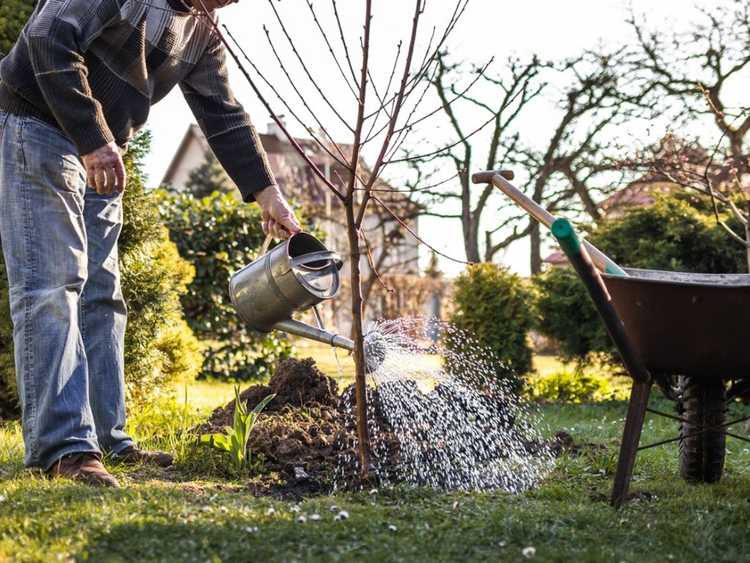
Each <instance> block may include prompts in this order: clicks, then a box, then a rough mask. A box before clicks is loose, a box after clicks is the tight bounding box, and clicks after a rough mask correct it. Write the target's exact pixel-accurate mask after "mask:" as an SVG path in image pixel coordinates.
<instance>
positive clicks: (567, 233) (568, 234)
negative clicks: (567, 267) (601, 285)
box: [551, 219, 628, 276]
mask: <svg viewBox="0 0 750 563" xmlns="http://www.w3.org/2000/svg"><path fill="white" fill-rule="evenodd" d="M551 229H552V234H553V235H554V236H555V238H556V239H557V241H558V242H559V243H560V248H562V249H563V252H565V254H566V255H568V256H571V255H572V256H578V255H579V254H580V253H581V248H582V247H583V246H584V245H586V244H589V245H590V243H587V242H586V241H584V240H583V239H581V238H580V237H579V236H578V234H576V231H575V229H574V228H573V225H571V224H570V221H568V220H567V219H556V220H555V222H554V223H552V227H551ZM600 254H601V252H600ZM604 259H605V265H606V267H605V269H604V273H605V274H610V275H612V276H627V275H628V274H627V272H626V271H625V270H623V269H622V268H620V266H618V265H617V264H616V263H615V262H614V261H613V260H612V259H611V258H609V257H608V256H604Z"/></svg>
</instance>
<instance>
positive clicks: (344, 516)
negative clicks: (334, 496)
mask: <svg viewBox="0 0 750 563" xmlns="http://www.w3.org/2000/svg"><path fill="white" fill-rule="evenodd" d="M348 519H349V513H348V512H347V511H346V510H342V511H341V512H339V513H338V514H337V515H336V517H335V518H334V520H348Z"/></svg>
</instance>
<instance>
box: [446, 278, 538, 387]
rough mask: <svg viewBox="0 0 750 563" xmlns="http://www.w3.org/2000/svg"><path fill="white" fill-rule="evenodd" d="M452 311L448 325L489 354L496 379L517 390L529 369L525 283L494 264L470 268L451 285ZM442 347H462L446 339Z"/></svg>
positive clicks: (528, 297)
mask: <svg viewBox="0 0 750 563" xmlns="http://www.w3.org/2000/svg"><path fill="white" fill-rule="evenodd" d="M454 307H455V309H454V312H453V314H452V315H451V318H450V321H451V323H452V324H453V325H454V326H456V328H458V329H460V330H462V331H464V332H466V333H468V334H470V335H472V336H473V337H474V338H475V339H476V341H477V344H478V345H479V346H481V347H482V348H485V349H486V350H488V351H489V352H491V353H492V354H493V356H494V357H495V358H496V359H497V360H498V363H497V371H496V376H497V377H498V378H500V379H506V380H508V381H509V382H510V383H511V384H512V386H513V387H515V388H518V387H520V382H521V379H520V376H521V375H523V374H524V373H526V372H528V371H529V370H530V369H531V348H530V347H529V345H528V341H527V334H528V332H529V330H530V328H531V326H532V320H533V315H532V311H531V307H532V295H531V292H530V290H529V288H528V287H527V285H526V284H525V282H524V281H523V280H522V279H521V278H520V277H519V276H517V275H516V274H513V273H511V272H509V271H508V270H507V269H505V268H502V267H500V266H497V265H495V264H473V265H471V266H469V267H468V268H467V269H466V271H465V272H464V273H463V274H461V275H460V276H459V277H458V278H457V279H456V280H455V282H454ZM446 345H447V346H448V347H449V348H451V349H454V350H456V351H460V347H461V346H462V343H461V342H460V338H457V339H451V338H449V339H448V341H447V342H446Z"/></svg>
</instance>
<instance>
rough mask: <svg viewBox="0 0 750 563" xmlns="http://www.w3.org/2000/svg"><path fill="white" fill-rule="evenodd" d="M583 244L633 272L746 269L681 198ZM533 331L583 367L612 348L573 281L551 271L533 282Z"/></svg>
mask: <svg viewBox="0 0 750 563" xmlns="http://www.w3.org/2000/svg"><path fill="white" fill-rule="evenodd" d="M587 238H588V239H589V240H590V241H591V242H592V243H593V244H594V245H596V246H597V247H599V248H600V249H601V250H602V251H604V252H605V253H607V254H608V255H609V256H610V257H611V258H612V259H613V260H615V261H616V262H618V263H620V264H622V265H623V266H628V267H632V268H647V269H658V270H671V271H683V272H703V273H733V272H742V271H744V269H745V268H746V262H745V257H744V251H743V249H742V247H741V246H740V245H739V244H737V243H736V242H735V241H733V240H732V239H730V238H729V237H728V236H727V234H726V233H725V232H724V230H723V229H722V228H721V227H719V226H717V225H716V222H715V220H714V219H713V217H711V216H710V215H709V214H708V213H703V212H701V211H699V209H698V208H697V207H696V205H695V204H694V203H693V202H691V201H690V198H689V197H688V196H686V195H684V194H678V195H672V196H665V197H662V198H660V199H659V200H657V202H656V203H655V204H654V205H652V206H650V207H645V208H634V209H631V210H630V211H628V212H627V213H626V214H625V215H624V216H623V217H621V218H617V219H611V220H608V221H604V222H603V223H601V224H600V225H598V226H595V227H593V228H591V229H589V234H588V236H587ZM534 286H535V288H536V289H537V295H538V297H537V302H536V310H537V329H538V330H539V331H540V332H541V333H542V334H545V335H546V336H549V337H551V338H553V339H555V340H556V341H557V342H559V344H560V348H561V351H562V352H563V355H565V356H567V357H568V358H575V359H577V360H580V361H584V362H587V361H588V358H589V357H590V356H591V354H592V353H596V352H604V353H606V354H608V355H609V357H610V360H613V361H614V360H615V358H616V356H615V348H614V346H613V345H612V343H611V341H610V339H609V336H608V335H607V333H606V330H605V329H604V325H602V323H601V321H600V320H599V316H598V314H597V313H596V310H595V309H594V305H593V303H592V302H591V299H590V298H589V296H588V293H587V292H586V290H585V288H584V286H583V284H582V283H581V281H580V280H579V278H578V276H576V275H575V273H574V272H573V271H572V270H571V269H569V268H553V269H551V270H549V271H547V272H545V273H542V274H540V275H539V276H537V277H536V278H535V280H534Z"/></svg>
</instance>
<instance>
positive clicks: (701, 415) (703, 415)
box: [680, 377, 727, 483]
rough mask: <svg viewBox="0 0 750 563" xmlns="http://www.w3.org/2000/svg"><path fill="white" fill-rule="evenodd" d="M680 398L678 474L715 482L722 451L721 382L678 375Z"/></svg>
mask: <svg viewBox="0 0 750 563" xmlns="http://www.w3.org/2000/svg"><path fill="white" fill-rule="evenodd" d="M680 397H681V400H680V413H681V415H682V419H683V421H684V422H681V423H680V474H681V475H682V477H683V479H685V480H686V481H689V482H692V483H715V482H717V481H718V480H719V479H721V474H722V472H723V471H724V456H725V454H726V433H725V429H724V428H723V427H721V425H722V424H724V421H725V418H726V408H727V398H726V389H725V387H724V381H722V380H721V379H697V378H694V377H681V378H680ZM702 430H703V432H701V431H702Z"/></svg>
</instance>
